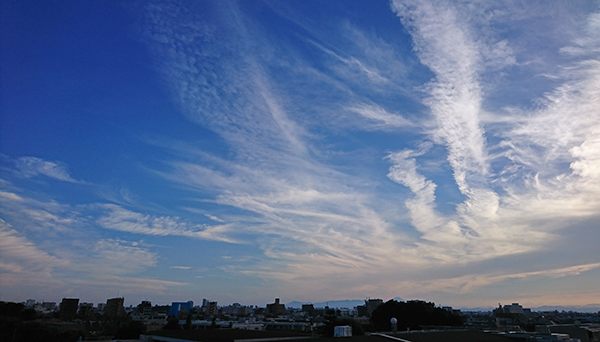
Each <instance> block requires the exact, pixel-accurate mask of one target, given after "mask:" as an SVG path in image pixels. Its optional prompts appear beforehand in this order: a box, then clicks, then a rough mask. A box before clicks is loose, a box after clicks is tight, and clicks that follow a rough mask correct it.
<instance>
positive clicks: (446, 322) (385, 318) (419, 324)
mask: <svg viewBox="0 0 600 342" xmlns="http://www.w3.org/2000/svg"><path fill="white" fill-rule="evenodd" d="M392 318H396V319H397V320H398V323H397V328H398V330H406V329H411V330H419V329H423V328H425V327H427V326H461V325H462V324H463V318H462V317H461V316H460V315H459V314H455V313H453V312H450V311H448V310H445V309H442V308H438V307H435V303H432V302H425V301H421V300H411V301H407V302H398V301H395V300H390V301H388V302H385V303H383V304H381V305H379V306H378V307H377V308H376V309H375V310H374V311H373V313H372V314H371V324H372V326H373V329H375V330H376V331H390V330H392V325H391V319H392Z"/></svg>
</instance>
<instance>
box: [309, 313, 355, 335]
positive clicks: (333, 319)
mask: <svg viewBox="0 0 600 342" xmlns="http://www.w3.org/2000/svg"><path fill="white" fill-rule="evenodd" d="M337 314H338V312H336V311H334V310H331V309H326V310H325V313H324V318H325V325H324V326H322V327H321V328H320V330H319V334H320V335H323V336H327V337H330V336H333V334H334V331H335V327H337V326H340V325H349V326H351V327H352V335H353V336H356V335H364V334H365V330H364V328H363V327H362V325H361V324H360V323H358V322H356V321H355V320H353V319H351V318H339V317H337Z"/></svg>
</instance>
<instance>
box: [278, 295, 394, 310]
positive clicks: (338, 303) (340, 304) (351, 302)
mask: <svg viewBox="0 0 600 342" xmlns="http://www.w3.org/2000/svg"><path fill="white" fill-rule="evenodd" d="M371 299H375V298H371ZM393 299H394V300H396V301H404V299H402V298H400V297H396V298H393ZM384 302H387V300H384ZM302 304H313V305H314V307H315V308H324V307H326V306H328V307H330V308H332V309H340V308H348V309H352V308H355V307H357V306H359V305H365V300H364V299H345V300H330V301H327V302H320V303H313V302H299V301H297V300H295V301H293V302H289V303H287V304H286V305H285V306H286V307H288V308H293V309H301V308H302Z"/></svg>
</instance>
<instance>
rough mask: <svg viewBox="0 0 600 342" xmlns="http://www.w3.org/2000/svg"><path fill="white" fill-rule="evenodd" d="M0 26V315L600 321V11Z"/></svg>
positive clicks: (126, 7) (358, 7)
mask: <svg viewBox="0 0 600 342" xmlns="http://www.w3.org/2000/svg"><path fill="white" fill-rule="evenodd" d="M0 6H1V8H2V11H1V12H2V14H1V15H2V20H1V23H0V25H1V26H0V27H1V29H2V32H3V34H2V36H1V37H0V43H1V50H2V51H3V52H2V56H1V58H0V63H1V68H0V73H1V74H0V79H2V82H1V87H2V89H1V94H2V95H1V96H2V98H1V101H0V110H1V114H0V115H1V121H0V160H1V169H0V185H1V188H0V215H1V216H0V218H1V221H0V300H3V301H19V302H20V301H24V300H26V299H28V298H55V299H59V298H63V297H70V296H74V297H78V298H86V299H85V300H86V301H93V302H95V303H98V302H102V301H103V300H106V298H113V297H125V298H128V300H131V303H135V302H137V303H139V302H141V301H142V300H144V299H145V298H154V300H156V302H166V303H170V302H172V301H180V300H181V301H183V300H194V301H196V300H199V299H201V298H212V299H214V300H216V301H217V302H222V303H232V302H234V301H237V302H240V303H248V304H259V305H260V304H266V303H270V302H271V301H272V300H273V298H275V297H277V298H289V299H290V300H297V301H304V300H306V301H315V302H321V301H325V300H341V299H358V298H366V297H369V296H372V297H380V298H383V299H390V298H394V297H398V296H399V297H402V298H405V299H407V300H410V299H422V300H427V301H432V302H435V303H442V304H443V305H448V306H452V307H495V306H496V305H497V303H499V302H500V303H512V302H519V303H521V304H522V305H523V306H527V307H538V306H542V305H562V306H583V305H587V304H599V303H600V288H598V286H597V284H599V283H600V253H598V241H600V226H599V224H598V222H600V210H599V209H600V158H599V157H598V156H599V155H600V107H599V105H598V103H599V101H600V100H599V99H600V87H599V85H600V6H599V5H598V3H595V2H585V1H584V2H577V3H572V2H560V1H552V2H542V1H539V2H537V1H530V2H516V1H500V2H493V3H487V2H477V1H474V2H469V1H460V2H458V1H436V0H406V1H401V0H395V1H368V2H367V1H327V2H320V1H302V2H279V1H269V0H265V1H258V0H256V1H240V2H236V1H214V2H210V1H203V2H198V3H196V2H192V3H186V2H178V1H149V2H145V1H118V2H80V1H62V2H56V3H52V4H48V3H47V2H45V1H35V0H31V1H27V0H26V1H5V2H2V4H0ZM198 297H200V298H198ZM154 300H153V302H154ZM250 302H252V303H250ZM128 303H129V301H128Z"/></svg>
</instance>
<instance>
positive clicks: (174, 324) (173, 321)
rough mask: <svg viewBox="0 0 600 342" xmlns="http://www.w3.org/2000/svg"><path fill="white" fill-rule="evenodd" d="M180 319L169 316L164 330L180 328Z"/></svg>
mask: <svg viewBox="0 0 600 342" xmlns="http://www.w3.org/2000/svg"><path fill="white" fill-rule="evenodd" d="M180 329H181V327H180V326H179V320H178V319H177V318H175V317H169V320H168V321H167V324H165V326H164V327H163V330H180Z"/></svg>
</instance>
